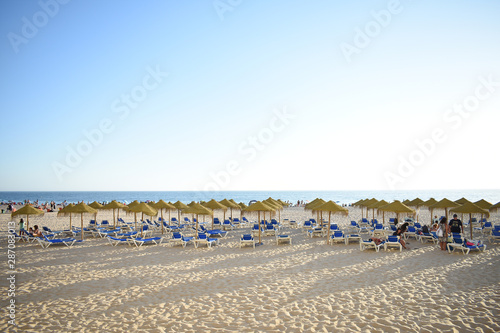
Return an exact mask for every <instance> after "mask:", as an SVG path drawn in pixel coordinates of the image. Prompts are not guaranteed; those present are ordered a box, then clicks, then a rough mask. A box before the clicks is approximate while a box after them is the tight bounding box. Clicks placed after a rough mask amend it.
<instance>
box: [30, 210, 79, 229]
mask: <svg viewBox="0 0 500 333" xmlns="http://www.w3.org/2000/svg"><path fill="white" fill-rule="evenodd" d="M69 216H70V218H71V213H69ZM70 223H71V222H70ZM29 226H30V216H29V215H28V214H26V230H30V229H29ZM70 228H71V227H70Z"/></svg>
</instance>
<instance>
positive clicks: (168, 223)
mask: <svg viewBox="0 0 500 333" xmlns="http://www.w3.org/2000/svg"><path fill="white" fill-rule="evenodd" d="M168 225H170V209H169V210H168Z"/></svg>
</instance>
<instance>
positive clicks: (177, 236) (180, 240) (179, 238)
mask: <svg viewBox="0 0 500 333" xmlns="http://www.w3.org/2000/svg"><path fill="white" fill-rule="evenodd" d="M192 241H193V237H184V236H183V235H182V234H181V233H180V232H174V233H172V239H170V243H173V244H174V245H176V244H180V245H182V247H186V245H187V244H189V243H191V242H192Z"/></svg>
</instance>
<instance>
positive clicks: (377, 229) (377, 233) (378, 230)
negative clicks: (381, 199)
mask: <svg viewBox="0 0 500 333" xmlns="http://www.w3.org/2000/svg"><path fill="white" fill-rule="evenodd" d="M371 234H372V237H376V238H383V237H385V230H384V226H383V225H382V224H375V226H374V228H373V230H372V231H371Z"/></svg>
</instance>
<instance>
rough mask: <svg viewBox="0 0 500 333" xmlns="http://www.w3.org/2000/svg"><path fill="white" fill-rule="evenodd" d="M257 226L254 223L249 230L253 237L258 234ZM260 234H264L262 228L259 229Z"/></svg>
mask: <svg viewBox="0 0 500 333" xmlns="http://www.w3.org/2000/svg"><path fill="white" fill-rule="evenodd" d="M259 227H260V226H259V224H257V223H254V225H253V227H252V228H251V229H250V232H251V234H252V235H253V236H257V235H258V234H259ZM260 231H261V232H264V230H262V228H261V229H260Z"/></svg>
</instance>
